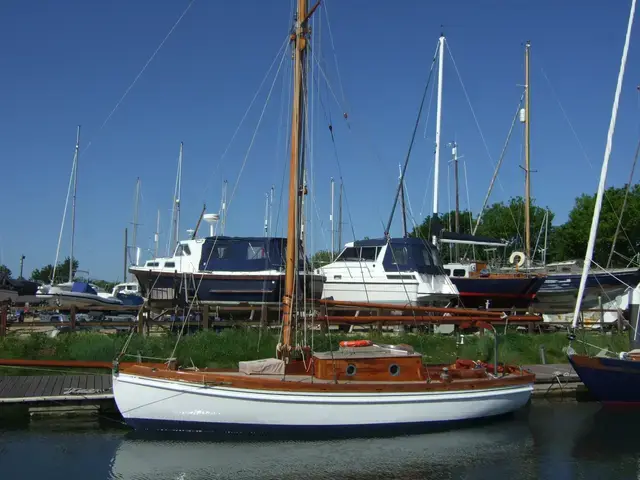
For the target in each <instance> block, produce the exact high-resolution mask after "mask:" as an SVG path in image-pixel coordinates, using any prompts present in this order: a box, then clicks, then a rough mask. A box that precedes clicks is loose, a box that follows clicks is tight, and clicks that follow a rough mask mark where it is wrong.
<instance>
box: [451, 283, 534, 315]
mask: <svg viewBox="0 0 640 480" xmlns="http://www.w3.org/2000/svg"><path fill="white" fill-rule="evenodd" d="M544 280H545V279H544V277H512V278H508V277H491V276H489V277H471V278H469V277H451V281H452V282H453V284H454V285H455V286H456V287H457V288H458V291H459V292H460V301H461V303H462V305H464V306H465V307H468V308H477V307H485V306H486V305H487V301H489V308H512V307H516V308H525V307H528V306H529V305H530V304H531V302H533V300H534V298H535V296H536V293H537V292H538V289H539V288H540V287H541V286H542V284H543V283H544Z"/></svg>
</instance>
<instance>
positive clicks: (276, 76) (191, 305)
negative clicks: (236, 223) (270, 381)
mask: <svg viewBox="0 0 640 480" xmlns="http://www.w3.org/2000/svg"><path fill="white" fill-rule="evenodd" d="M285 58H286V50H285V51H284V52H283V53H282V58H281V60H280V64H279V65H278V70H277V71H276V74H275V76H274V78H273V82H271V87H270V89H269V93H268V95H267V98H266V100H265V103H264V106H263V108H262V112H261V113H260V117H259V119H258V123H257V125H256V128H255V130H254V132H253V136H252V137H251V142H250V144H249V147H248V149H247V152H246V154H245V157H244V160H243V162H242V166H241V168H240V172H239V173H238V178H237V180H236V183H235V185H234V187H233V190H232V192H231V196H230V197H229V200H228V201H227V205H226V211H225V217H226V215H227V214H228V212H229V208H230V207H231V202H232V200H233V197H234V195H235V192H236V189H237V187H238V183H239V182H240V178H241V176H242V172H243V170H244V167H245V165H246V163H247V159H248V157H249V154H250V152H251V149H252V147H253V143H254V141H255V138H256V135H257V133H258V130H259V128H260V125H261V123H262V119H263V117H264V113H265V110H266V108H267V106H268V104H269V101H270V99H271V94H272V93H273V89H274V87H275V84H276V81H277V79H278V76H279V73H280V69H281V68H282V64H283V62H284V59H285ZM216 241H217V237H216ZM214 247H215V242H214ZM213 251H214V248H211V251H210V252H209V256H208V258H207V261H206V264H208V263H209V261H210V259H211V256H212V254H213ZM203 280H204V272H202V273H201V274H200V279H199V281H198V285H197V286H196V287H195V289H194V291H195V292H198V291H199V290H200V286H201V285H202V281H203ZM186 293H187V292H186V290H185V294H186ZM196 300H197V295H194V296H193V298H192V299H191V302H190V304H189V309H188V311H187V313H186V315H183V319H182V325H181V327H180V331H179V333H178V337H177V338H176V342H175V345H174V347H173V350H172V352H171V357H170V358H175V354H176V351H177V349H178V344H179V343H180V339H181V338H182V336H183V335H184V329H185V326H186V324H187V321H188V319H189V317H190V315H191V311H192V310H193V306H194V304H195V302H196Z"/></svg>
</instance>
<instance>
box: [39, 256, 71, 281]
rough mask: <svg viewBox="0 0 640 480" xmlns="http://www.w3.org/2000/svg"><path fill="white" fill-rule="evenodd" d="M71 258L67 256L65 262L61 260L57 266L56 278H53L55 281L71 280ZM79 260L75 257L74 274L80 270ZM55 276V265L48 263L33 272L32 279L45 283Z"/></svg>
mask: <svg viewBox="0 0 640 480" xmlns="http://www.w3.org/2000/svg"><path fill="white" fill-rule="evenodd" d="M70 261H71V259H70V258H69V257H67V258H66V259H65V260H64V261H63V262H59V263H58V266H57V267H56V278H54V279H53V283H54V284H55V283H63V282H67V281H68V280H69V262H70ZM78 266H79V263H78V260H76V259H75V258H74V259H73V275H74V276H75V274H76V272H77V271H78ZM52 276H53V265H51V264H48V265H45V266H44V267H41V268H36V269H35V270H33V271H32V272H31V279H32V280H34V281H39V282H43V283H49V282H51V277H52Z"/></svg>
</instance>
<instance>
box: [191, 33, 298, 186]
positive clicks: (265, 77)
mask: <svg viewBox="0 0 640 480" xmlns="http://www.w3.org/2000/svg"><path fill="white" fill-rule="evenodd" d="M289 41H290V39H289V35H288V34H287V36H286V37H285V39H284V41H283V42H282V44H281V45H280V48H279V49H278V51H277V53H276V54H275V56H274V57H273V60H272V61H271V64H270V65H269V68H268V69H267V72H266V73H265V74H264V76H263V77H262V81H261V82H260V85H258V88H257V90H256V92H255V93H254V94H253V97H252V98H251V101H250V102H249V106H248V107H247V108H246V110H245V112H244V114H243V115H242V118H241V119H240V122H239V123H238V125H237V127H236V129H235V130H234V132H233V135H231V140H229V143H228V144H227V146H226V147H225V149H224V151H223V152H222V155H221V156H220V159H219V160H218V163H217V164H216V168H215V169H214V170H213V172H212V173H211V176H210V177H209V181H208V182H207V184H206V185H205V188H204V191H203V192H202V196H203V197H205V196H206V194H207V191H208V190H209V188H210V187H211V183H212V182H213V179H214V177H215V175H216V173H217V172H218V170H219V168H220V165H222V162H223V160H224V159H225V158H226V156H227V153H228V152H229V149H230V148H231V146H232V145H233V142H234V141H235V139H236V137H237V135H238V132H240V129H241V128H242V125H243V124H244V121H245V120H246V119H247V116H248V115H249V112H250V111H251V108H252V107H253V104H254V103H255V101H256V99H257V98H258V95H259V94H260V92H261V91H262V87H263V86H264V84H265V82H266V81H267V79H268V78H269V76H270V75H271V71H272V70H273V67H274V66H275V65H276V63H277V61H278V59H280V64H282V59H281V56H282V51H283V50H285V52H286V46H287V45H288V44H289ZM276 78H277V75H276Z"/></svg>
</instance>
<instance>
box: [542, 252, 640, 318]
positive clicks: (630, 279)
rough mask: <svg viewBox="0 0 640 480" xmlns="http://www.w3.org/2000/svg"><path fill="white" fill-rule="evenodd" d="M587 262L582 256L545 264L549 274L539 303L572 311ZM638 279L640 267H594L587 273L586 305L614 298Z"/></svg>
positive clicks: (583, 301)
mask: <svg viewBox="0 0 640 480" xmlns="http://www.w3.org/2000/svg"><path fill="white" fill-rule="evenodd" d="M583 266H584V261H582V260H569V261H565V262H556V263H549V264H547V266H546V267H543V268H542V271H543V272H545V273H546V274H547V278H546V280H545V282H544V283H543V284H542V286H541V287H540V290H539V291H538V295H537V296H536V306H537V307H539V308H540V310H542V311H544V310H555V311H560V310H566V311H572V310H573V306H574V304H575V301H576V297H577V295H578V288H579V287H580V276H581V274H582V269H583ZM638 283H640V268H617V269H616V268H614V269H611V270H603V269H597V268H592V269H591V270H590V271H589V274H588V276H587V283H586V287H585V292H584V297H583V300H582V306H583V308H593V307H596V306H597V305H598V303H599V302H600V301H602V302H603V303H606V302H608V301H611V300H613V299H614V298H615V297H618V296H620V295H622V294H623V293H624V292H625V291H626V290H627V289H628V288H629V287H635V286H636V285H638ZM598 297H600V299H599V298H598Z"/></svg>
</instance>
